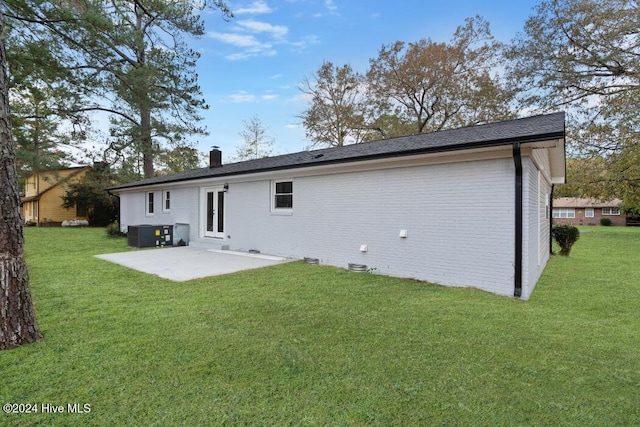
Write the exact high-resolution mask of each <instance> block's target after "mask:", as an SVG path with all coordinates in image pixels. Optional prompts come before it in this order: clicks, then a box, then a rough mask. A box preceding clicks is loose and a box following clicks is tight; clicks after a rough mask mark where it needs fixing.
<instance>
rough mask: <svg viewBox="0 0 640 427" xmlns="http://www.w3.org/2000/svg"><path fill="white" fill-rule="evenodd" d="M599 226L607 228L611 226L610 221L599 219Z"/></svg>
mask: <svg viewBox="0 0 640 427" xmlns="http://www.w3.org/2000/svg"><path fill="white" fill-rule="evenodd" d="M600 225H604V226H605V227H608V226H610V225H611V219H609V218H600Z"/></svg>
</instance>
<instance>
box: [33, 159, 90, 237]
mask: <svg viewBox="0 0 640 427" xmlns="http://www.w3.org/2000/svg"><path fill="white" fill-rule="evenodd" d="M90 170H91V167H90V166H81V167H74V168H67V169H58V170H52V171H42V172H36V173H34V174H31V175H29V176H28V177H27V178H26V179H25V189H24V197H23V198H22V200H21V202H22V218H23V219H24V222H25V224H37V225H59V224H60V223H62V221H65V220H70V219H87V213H86V210H84V209H82V208H80V209H78V207H75V208H71V209H65V208H63V207H62V196H64V194H65V192H66V190H67V186H68V185H69V184H71V183H75V182H78V181H79V180H80V179H81V178H82V177H83V176H84V175H85V174H86V173H87V172H88V171H90Z"/></svg>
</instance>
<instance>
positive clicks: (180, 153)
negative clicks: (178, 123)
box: [158, 146, 201, 174]
mask: <svg viewBox="0 0 640 427" xmlns="http://www.w3.org/2000/svg"><path fill="white" fill-rule="evenodd" d="M158 163H159V164H160V165H161V169H160V170H159V171H158V173H159V174H170V173H177V172H183V171H188V170H191V169H196V168H198V167H200V163H201V157H200V153H199V152H198V150H197V149H195V148H193V147H188V146H178V147H175V148H173V149H171V150H166V151H164V152H162V153H161V154H160V155H159V157H158Z"/></svg>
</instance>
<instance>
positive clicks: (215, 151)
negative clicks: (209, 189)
mask: <svg viewBox="0 0 640 427" xmlns="http://www.w3.org/2000/svg"><path fill="white" fill-rule="evenodd" d="M219 148H220V147H218V146H213V148H212V149H211V151H210V152H209V167H210V168H218V167H220V166H222V151H220V150H219Z"/></svg>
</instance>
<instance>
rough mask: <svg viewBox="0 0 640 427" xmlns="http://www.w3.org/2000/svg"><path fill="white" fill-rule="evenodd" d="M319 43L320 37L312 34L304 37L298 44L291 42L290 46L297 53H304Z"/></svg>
mask: <svg viewBox="0 0 640 427" xmlns="http://www.w3.org/2000/svg"><path fill="white" fill-rule="evenodd" d="M319 42H320V39H319V38H318V36H316V35H314V34H312V35H309V36H306V37H304V38H303V39H302V40H299V41H297V42H289V45H291V46H292V47H293V50H295V51H304V50H306V49H307V48H308V47H309V46H311V45H314V44H317V43H319Z"/></svg>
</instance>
